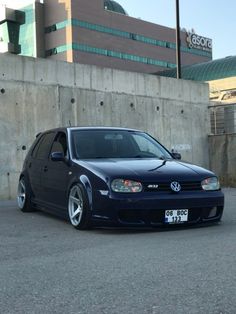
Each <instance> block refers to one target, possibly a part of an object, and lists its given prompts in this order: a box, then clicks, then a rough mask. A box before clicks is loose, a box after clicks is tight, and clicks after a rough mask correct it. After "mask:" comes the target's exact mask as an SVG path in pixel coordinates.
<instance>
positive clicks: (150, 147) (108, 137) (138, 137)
mask: <svg viewBox="0 0 236 314" xmlns="http://www.w3.org/2000/svg"><path fill="white" fill-rule="evenodd" d="M71 141H72V143H71V144H72V145H71V146H72V155H73V156H74V158H76V159H96V158H158V159H171V158H172V157H171V155H170V154H169V153H168V151H166V150H165V149H164V147H163V146H161V145H160V144H159V143H158V142H156V141H155V140H154V139H153V138H152V137H150V136H149V135H147V134H146V133H142V132H135V131H127V130H98V129H94V130H73V131H72V136H71Z"/></svg>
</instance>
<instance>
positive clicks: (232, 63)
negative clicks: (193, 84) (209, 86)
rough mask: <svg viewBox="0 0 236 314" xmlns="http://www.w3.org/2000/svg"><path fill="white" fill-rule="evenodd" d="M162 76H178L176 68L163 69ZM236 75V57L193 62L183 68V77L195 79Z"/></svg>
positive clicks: (210, 79) (215, 78)
mask: <svg viewBox="0 0 236 314" xmlns="http://www.w3.org/2000/svg"><path fill="white" fill-rule="evenodd" d="M158 74H159V75H162V76H168V77H176V70H169V71H162V72H159V73H158ZM233 76H236V57H235V56H233V57H227V58H224V59H219V60H213V61H208V62H204V63H198V64H193V65H190V66H185V67H183V68H182V78H183V79H186V80H194V81H212V80H218V79H222V78H225V77H233Z"/></svg>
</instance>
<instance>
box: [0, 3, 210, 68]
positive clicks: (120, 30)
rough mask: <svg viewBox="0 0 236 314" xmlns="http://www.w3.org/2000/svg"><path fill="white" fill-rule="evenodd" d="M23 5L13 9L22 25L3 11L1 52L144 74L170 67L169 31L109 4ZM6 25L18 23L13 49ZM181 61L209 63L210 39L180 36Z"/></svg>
mask: <svg viewBox="0 0 236 314" xmlns="http://www.w3.org/2000/svg"><path fill="white" fill-rule="evenodd" d="M5 1H6V0H5ZM25 1H26V0H24V1H23V0H22V1H20V0H19V1H18V3H17V7H14V9H16V11H15V12H17V14H22V16H24V21H23V19H21V20H20V21H18V22H17V21H16V20H14V21H12V20H11V17H10V15H9V14H8V13H7V12H8V10H9V8H8V7H5V12H6V13H5V15H4V14H3V15H2V14H1V15H0V37H1V34H2V37H1V38H2V39H1V38H0V40H2V42H1V45H2V46H4V45H5V46H4V47H5V51H7V49H8V51H9V52H13V53H19V52H20V54H21V55H25V56H33V57H45V58H50V59H55V60H61V61H67V62H79V63H83V64H93V65H97V66H102V67H111V68H116V69H121V70H128V71H137V72H144V73H155V72H157V71H161V70H166V69H170V68H175V67H176V44H175V29H173V28H168V27H165V26H161V25H157V24H153V23H150V22H146V21H143V20H141V19H136V18H133V17H130V16H128V15H127V13H126V11H125V10H124V9H123V8H122V7H121V6H120V5H119V4H118V3H117V2H115V1H111V0H92V1H88V0H44V1H39V0H38V1H30V0H29V1H28V3H27V5H25V4H24V5H23V3H25ZM0 3H4V0H0ZM21 4H22V5H21ZM1 10H2V9H1ZM10 23H15V24H17V23H18V24H17V25H18V26H17V27H18V29H19V32H18V33H19V36H18V38H15V39H14V40H13V41H14V43H13V44H14V45H15V47H16V48H15V50H14V49H13V50H12V49H10V46H11V44H12V38H11V36H10V33H11V29H12V28H11V26H9V25H10ZM15 24H14V25H15ZM16 37H17V36H16ZM17 39H18V41H17ZM7 47H8V48H7ZM19 49H20V50H19ZM2 51H4V49H2ZM181 57H182V64H183V65H190V64H195V63H200V62H205V61H209V60H211V59H212V42H211V40H210V39H208V38H206V37H203V36H198V35H196V34H195V33H194V32H187V31H185V30H184V31H181Z"/></svg>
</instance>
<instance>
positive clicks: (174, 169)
mask: <svg viewBox="0 0 236 314" xmlns="http://www.w3.org/2000/svg"><path fill="white" fill-rule="evenodd" d="M78 163H79V164H80V165H81V166H83V167H84V168H86V169H87V170H89V171H91V172H93V173H95V174H97V175H98V176H103V177H106V178H110V179H113V178H129V179H133V180H135V179H139V180H142V181H149V182H152V181H153V182H154V181H156V180H161V181H168V180H186V181H191V180H193V181H198V180H203V179H205V178H207V177H210V176H213V175H214V174H213V173H212V172H211V171H208V170H206V169H204V168H201V167H198V166H195V165H192V164H189V163H186V162H180V161H176V160H159V159H99V160H87V161H78Z"/></svg>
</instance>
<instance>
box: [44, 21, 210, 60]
mask: <svg viewBox="0 0 236 314" xmlns="http://www.w3.org/2000/svg"><path fill="white" fill-rule="evenodd" d="M69 25H70V26H78V27H82V28H86V29H89V30H93V31H97V32H101V33H107V34H110V35H113V36H119V37H123V38H127V39H130V40H136V41H139V42H143V43H146V44H149V45H154V46H159V47H165V48H170V49H176V44H175V43H172V42H168V41H164V40H159V39H154V38H150V37H146V36H143V35H140V34H134V33H130V32H125V31H122V30H119V29H115V28H110V27H107V26H103V25H98V24H93V23H89V22H85V21H82V20H78V19H71V20H65V21H63V22H60V23H57V24H54V25H51V26H49V27H47V28H46V29H45V33H50V32H53V31H56V30H58V29H62V28H65V27H66V26H69ZM181 51H182V52H185V53H190V54H195V55H199V56H205V57H208V58H212V53H211V52H208V51H204V50H199V49H190V48H188V47H183V46H182V47H181Z"/></svg>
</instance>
